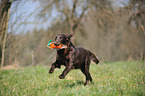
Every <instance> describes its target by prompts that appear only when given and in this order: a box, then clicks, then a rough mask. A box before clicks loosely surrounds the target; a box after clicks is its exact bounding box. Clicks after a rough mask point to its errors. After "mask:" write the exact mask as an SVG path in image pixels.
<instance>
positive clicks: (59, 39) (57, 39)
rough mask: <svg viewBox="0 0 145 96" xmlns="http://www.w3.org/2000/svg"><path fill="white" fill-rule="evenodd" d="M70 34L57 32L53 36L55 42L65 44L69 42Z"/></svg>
mask: <svg viewBox="0 0 145 96" xmlns="http://www.w3.org/2000/svg"><path fill="white" fill-rule="evenodd" d="M72 36H73V35H72V34H59V35H57V36H56V37H55V43H56V44H64V45H67V44H68V43H69V42H70V38H71V37H72Z"/></svg>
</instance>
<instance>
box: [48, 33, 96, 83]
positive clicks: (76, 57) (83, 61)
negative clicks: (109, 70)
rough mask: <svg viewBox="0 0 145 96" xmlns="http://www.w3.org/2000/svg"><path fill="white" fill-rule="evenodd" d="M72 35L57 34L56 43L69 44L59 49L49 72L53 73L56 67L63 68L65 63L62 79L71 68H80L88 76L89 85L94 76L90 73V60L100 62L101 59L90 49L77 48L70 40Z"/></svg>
mask: <svg viewBox="0 0 145 96" xmlns="http://www.w3.org/2000/svg"><path fill="white" fill-rule="evenodd" d="M71 37H72V34H67V35H65V34H59V35H57V36H56V38H55V42H54V43H55V44H56V45H59V44H64V45H67V48H64V49H59V50H57V56H56V61H55V62H54V63H53V64H52V65H51V68H50V70H49V73H53V72H54V69H55V68H61V65H64V66H65V67H66V68H65V69H64V71H63V72H62V74H61V75H60V76H59V78H60V79H63V78H65V76H66V75H67V73H68V72H69V71H70V70H71V69H80V70H81V71H82V72H83V74H84V75H85V76H86V82H85V85H87V84H88V83H89V81H90V82H92V77H91V75H90V73H89V66H90V62H91V60H93V61H94V62H95V63H96V64H98V63H99V60H98V59H97V58H96V56H95V55H94V54H93V53H91V52H90V51H89V50H86V49H84V48H76V47H75V46H74V45H73V44H72V42H71V41H70V38H71ZM92 83H93V82H92Z"/></svg>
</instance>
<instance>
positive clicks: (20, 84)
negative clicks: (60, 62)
mask: <svg viewBox="0 0 145 96" xmlns="http://www.w3.org/2000/svg"><path fill="white" fill-rule="evenodd" d="M49 68H50V66H42V65H38V66H35V67H26V68H19V69H17V70H14V69H11V70H0V96H1V95H2V96H24V95H25V96H106V95H107V96H122V95H123V96H145V64H144V62H141V61H129V62H123V61H120V62H110V63H102V64H100V65H96V64H91V66H90V73H91V75H92V78H93V81H94V85H93V84H90V85H88V86H84V83H85V76H84V75H83V74H82V73H81V71H80V70H72V71H71V72H70V73H68V75H67V76H66V78H65V79H63V80H60V79H59V78H58V76H59V75H60V74H61V72H62V71H63V69H64V67H62V68H61V69H56V70H55V71H54V73H53V74H49V73H48V70H49Z"/></svg>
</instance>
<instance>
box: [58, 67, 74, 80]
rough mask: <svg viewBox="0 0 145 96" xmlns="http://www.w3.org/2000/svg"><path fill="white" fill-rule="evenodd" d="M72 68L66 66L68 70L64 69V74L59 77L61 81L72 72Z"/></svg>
mask: <svg viewBox="0 0 145 96" xmlns="http://www.w3.org/2000/svg"><path fill="white" fill-rule="evenodd" d="M71 68H72V67H71V66H66V68H65V69H64V71H63V72H62V74H61V75H59V78H60V79H64V78H65V76H66V75H67V73H68V72H69V71H70V70H71Z"/></svg>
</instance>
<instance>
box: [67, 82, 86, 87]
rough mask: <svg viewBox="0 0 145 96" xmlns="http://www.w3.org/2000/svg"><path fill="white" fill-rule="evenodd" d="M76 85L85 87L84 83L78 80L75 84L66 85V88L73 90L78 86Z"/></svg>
mask: <svg viewBox="0 0 145 96" xmlns="http://www.w3.org/2000/svg"><path fill="white" fill-rule="evenodd" d="M76 85H84V81H78V80H77V81H76V82H75V83H72V84H66V87H70V88H72V87H74V86H76Z"/></svg>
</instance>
